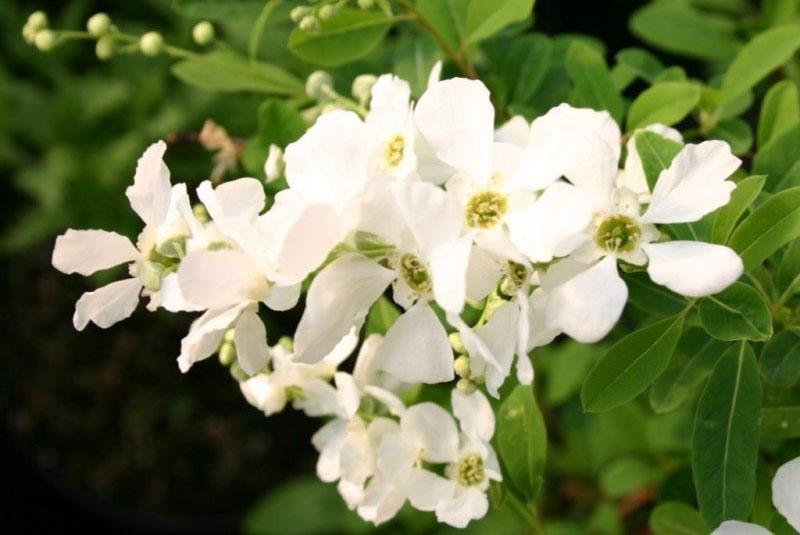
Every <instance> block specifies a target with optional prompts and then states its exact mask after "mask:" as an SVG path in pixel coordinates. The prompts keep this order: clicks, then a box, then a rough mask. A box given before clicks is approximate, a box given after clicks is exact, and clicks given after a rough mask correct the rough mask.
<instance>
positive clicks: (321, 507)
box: [243, 476, 372, 535]
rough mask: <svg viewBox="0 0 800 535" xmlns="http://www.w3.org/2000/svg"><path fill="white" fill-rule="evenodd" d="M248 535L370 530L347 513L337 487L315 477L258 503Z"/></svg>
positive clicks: (248, 524) (248, 520) (311, 534)
mask: <svg viewBox="0 0 800 535" xmlns="http://www.w3.org/2000/svg"><path fill="white" fill-rule="evenodd" d="M243 529H244V532H245V533H246V534H247V535H292V534H295V535H317V534H320V535H321V534H341V533H348V534H356V533H368V532H370V531H371V530H372V528H371V526H370V525H369V524H367V523H366V522H364V521H363V520H361V519H360V518H359V517H358V515H356V513H354V512H353V511H350V510H349V509H347V506H346V505H345V503H344V501H343V500H342V498H341V496H339V493H338V492H337V491H336V486H335V485H330V484H325V483H323V482H322V481H319V480H318V479H316V478H314V477H313V476H308V477H301V478H298V479H294V480H292V481H289V482H287V483H284V484H283V485H281V486H279V487H277V488H276V490H274V491H272V492H271V493H269V494H267V495H266V496H265V497H264V498H262V499H261V500H260V501H258V502H257V503H256V504H255V505H254V506H253V507H252V508H251V509H250V511H249V512H248V513H247V515H246V516H245V519H244V525H243Z"/></svg>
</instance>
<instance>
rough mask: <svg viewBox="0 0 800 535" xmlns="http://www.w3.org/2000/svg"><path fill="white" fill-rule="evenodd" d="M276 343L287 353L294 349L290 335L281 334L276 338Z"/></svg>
mask: <svg viewBox="0 0 800 535" xmlns="http://www.w3.org/2000/svg"><path fill="white" fill-rule="evenodd" d="M278 345H279V346H281V347H282V348H283V349H285V350H286V351H288V352H289V353H291V352H292V351H294V340H292V337H291V336H281V337H280V339H278Z"/></svg>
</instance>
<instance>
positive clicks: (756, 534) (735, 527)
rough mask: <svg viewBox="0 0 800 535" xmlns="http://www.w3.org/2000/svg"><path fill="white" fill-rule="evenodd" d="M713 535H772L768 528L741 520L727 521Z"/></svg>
mask: <svg viewBox="0 0 800 535" xmlns="http://www.w3.org/2000/svg"><path fill="white" fill-rule="evenodd" d="M711 535H772V532H771V531H770V530H768V529H767V528H764V527H762V526H759V525H758V524H750V523H749V522H742V521H741V520H726V521H725V522H723V523H722V524H720V525H719V526H718V527H717V529H715V530H714V531H712V532H711Z"/></svg>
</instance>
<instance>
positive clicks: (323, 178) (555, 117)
mask: <svg viewBox="0 0 800 535" xmlns="http://www.w3.org/2000/svg"><path fill="white" fill-rule="evenodd" d="M438 70H439V69H434V72H433V73H432V75H431V79H430V81H429V86H428V89H427V91H426V92H425V93H424V94H423V95H422V96H421V98H420V99H419V100H418V102H416V104H415V103H413V102H412V101H411V97H410V89H409V85H408V84H407V83H406V82H405V81H403V80H400V79H398V78H397V77H394V76H391V75H384V76H381V77H379V78H377V80H375V82H374V84H373V85H372V87H371V88H370V91H369V98H368V99H367V100H368V101H369V108H368V111H364V113H363V114H359V113H357V112H355V111H350V110H343V109H334V110H329V111H327V112H325V113H323V114H322V115H320V116H319V118H318V119H317V120H316V122H315V123H314V124H313V126H311V128H310V129H309V130H308V131H307V132H306V133H305V135H303V136H302V137H301V138H300V139H299V140H298V141H296V142H294V143H291V144H290V145H289V146H288V147H286V149H285V154H281V152H280V151H278V150H272V151H271V152H270V158H269V160H268V161H267V165H266V173H267V175H268V176H269V177H270V178H275V176H276V175H278V174H283V175H284V176H285V178H286V182H287V183H288V188H287V189H284V190H283V191H280V192H279V193H278V194H277V195H276V196H275V197H274V199H271V205H270V207H269V209H268V210H266V211H264V209H265V207H266V205H267V197H266V195H265V190H264V187H263V184H262V183H261V182H260V181H259V180H256V179H254V178H241V179H238V180H233V181H230V182H225V183H221V184H218V185H215V184H212V183H211V182H210V181H206V182H203V183H202V184H200V186H199V187H198V188H197V197H198V198H199V200H200V202H201V203H202V205H199V204H198V205H196V206H195V207H194V208H193V207H192V204H191V202H190V197H189V195H188V193H187V189H186V186H185V185H184V184H177V185H172V184H171V182H170V173H169V170H168V168H167V166H166V165H165V164H164V161H163V155H164V152H165V150H166V145H165V144H164V143H163V142H158V143H155V144H153V145H152V146H150V147H149V148H148V149H147V150H146V151H145V153H144V155H143V156H142V157H141V159H140V160H139V163H138V166H137V169H136V174H135V177H134V183H133V185H132V186H131V187H130V188H128V190H127V196H128V198H129V200H130V204H131V206H132V208H133V209H134V211H135V212H136V213H137V214H138V215H139V216H140V217H141V219H142V221H143V222H144V229H143V231H142V232H141V234H140V235H139V237H138V239H137V241H136V244H133V243H132V242H131V241H130V240H128V239H127V238H125V237H123V236H120V235H119V234H116V233H113V232H107V231H103V230H82V231H76V230H69V231H67V232H66V233H65V234H64V235H62V236H60V237H59V238H58V240H57V241H56V246H55V251H54V253H53V265H54V266H55V267H56V268H58V269H60V270H61V271H63V272H65V273H80V274H82V275H90V274H91V273H93V272H95V271H98V270H101V269H106V268H110V267H113V266H116V265H119V264H127V265H128V267H129V269H128V271H129V274H130V277H129V278H126V279H124V280H121V281H118V282H114V283H111V284H109V285H107V286H104V287H102V288H100V289H98V290H95V291H93V292H88V293H86V294H84V295H83V296H82V297H81V298H80V299H79V301H78V303H77V305H76V311H75V316H74V324H75V327H76V328H77V329H83V328H84V327H86V325H87V324H88V323H89V322H93V323H95V324H96V325H98V326H100V327H108V326H110V325H112V324H113V323H115V322H117V321H120V320H122V319H124V318H126V317H128V316H129V315H130V314H132V312H133V311H134V309H135V308H136V306H137V303H138V300H139V297H140V296H144V297H147V298H149V304H148V308H150V309H156V308H158V307H162V308H164V309H166V310H169V311H191V312H202V315H201V316H200V317H199V318H198V319H197V320H196V321H195V322H194V323H193V324H192V327H191V330H190V332H189V333H188V334H187V336H186V337H185V338H184V339H183V341H182V343H181V350H180V356H179V357H178V364H179V367H180V369H181V371H184V372H185V371H188V370H189V369H190V368H191V367H192V366H193V365H194V364H195V363H197V362H199V361H201V360H204V359H207V358H208V357H210V356H212V355H214V354H215V353H219V354H220V360H222V361H223V362H224V363H226V364H229V365H230V366H231V367H232V368H235V370H236V373H235V376H236V377H238V378H239V379H240V386H241V390H242V393H243V395H244V397H245V398H246V399H247V401H248V402H249V403H251V404H252V405H254V406H256V407H258V408H259V409H260V410H262V411H264V412H265V414H267V415H269V414H272V413H275V412H278V411H280V410H282V409H283V408H284V407H285V405H286V404H287V403H291V404H292V405H293V406H294V407H295V408H297V409H301V410H303V411H305V412H306V413H307V414H308V415H309V416H314V417H325V418H327V419H328V421H327V423H325V425H324V426H323V427H322V428H321V429H320V430H319V432H318V433H317V434H316V435H315V436H314V438H313V443H314V446H315V447H316V448H317V450H319V452H320V458H319V463H318V473H319V476H320V478H321V479H322V480H324V481H330V482H333V481H338V488H339V491H340V492H341V494H342V496H343V498H344V500H345V501H346V503H347V504H348V506H350V507H351V508H353V509H355V510H357V511H358V513H359V514H360V515H361V516H362V517H363V518H365V519H367V520H370V521H372V522H374V523H376V524H377V523H380V522H383V521H385V520H387V519H389V518H391V517H392V516H393V515H394V514H395V513H396V512H397V511H398V509H399V508H400V507H401V506H402V505H403V504H404V503H405V502H406V501H408V502H409V503H410V504H411V505H412V506H413V507H415V508H417V509H421V510H425V511H435V512H436V515H437V517H438V518H439V520H440V521H442V522H446V523H449V524H451V525H454V526H465V525H466V524H467V523H468V522H469V521H470V520H471V519H476V518H480V517H482V516H483V515H484V514H485V513H486V511H487V509H488V501H487V497H486V491H487V489H488V487H489V485H490V483H491V482H492V481H499V480H501V471H500V468H499V465H498V461H497V458H496V456H495V454H494V451H493V449H492V446H491V445H490V441H491V439H492V436H493V434H494V414H493V412H492V409H491V406H490V404H489V401H488V399H487V398H486V397H485V396H484V394H483V393H482V392H481V391H480V390H479V389H478V388H479V387H483V388H485V390H486V392H488V393H489V395H490V396H493V397H498V396H499V391H500V388H501V387H502V386H503V385H504V383H506V381H507V380H516V381H519V382H520V383H522V384H530V383H531V381H532V380H533V366H532V363H531V361H530V358H529V354H530V353H531V351H532V350H533V349H534V348H536V347H538V346H542V345H545V344H547V343H549V342H551V341H552V340H553V339H554V338H555V337H556V336H558V335H560V334H562V333H563V334H566V335H568V336H570V337H572V338H574V339H576V340H578V341H581V342H594V341H597V340H600V339H601V338H603V337H604V336H605V335H606V334H607V333H608V332H609V331H610V330H611V329H612V327H613V326H614V324H615V323H616V322H617V320H618V319H619V317H620V315H621V313H622V311H623V308H624V306H625V303H626V301H627V298H628V289H627V287H626V285H625V282H624V281H623V279H622V277H621V276H620V269H623V270H626V271H634V270H639V271H646V272H647V274H648V275H649V277H650V279H651V280H652V281H653V282H654V283H656V284H659V285H662V286H665V287H666V288H668V289H669V290H671V291H673V292H676V293H678V294H681V295H683V296H687V297H691V298H697V297H702V296H707V295H711V294H714V293H717V292H719V291H721V290H723V289H724V288H726V287H727V286H729V285H730V284H731V283H733V282H734V281H735V280H736V279H737V278H738V277H739V276H740V275H741V274H742V269H743V266H742V262H741V260H740V258H739V257H738V256H737V255H736V254H735V253H734V252H733V251H732V250H731V249H729V248H728V247H725V246H721V245H715V244H709V243H703V242H698V241H686V240H672V239H670V238H669V236H668V235H667V234H665V233H663V232H662V231H661V229H660V228H659V225H672V224H678V223H690V222H695V221H698V220H699V219H701V218H702V217H703V216H705V215H706V214H708V213H710V212H712V211H714V210H716V209H718V208H720V207H721V206H723V205H725V204H726V203H727V202H728V201H729V199H730V194H731V191H732V190H733V189H734V187H735V184H734V182H732V181H731V180H729V178H730V177H731V175H732V174H733V172H734V171H735V170H736V169H737V168H738V167H739V165H740V163H741V162H740V161H739V159H738V158H736V157H735V156H733V155H732V153H731V151H730V148H729V146H728V145H727V144H726V143H724V142H720V141H706V142H703V143H700V144H687V145H685V146H683V148H682V149H681V150H680V152H679V153H678V154H677V156H676V157H675V158H674V160H673V161H672V163H671V165H669V166H668V167H667V168H666V169H664V170H663V171H662V172H661V173H660V176H658V180H657V181H656V182H655V187H654V188H653V189H652V191H650V189H649V188H648V182H647V180H646V179H645V171H644V169H643V165H642V161H641V159H640V158H639V155H638V154H637V148H636V144H635V143H634V142H633V141H634V139H635V136H636V134H634V136H633V138H632V139H631V140H629V141H628V143H627V145H626V146H625V153H626V154H625V158H624V165H623V168H622V169H620V165H619V164H620V158H621V156H622V153H623V139H622V135H621V133H620V129H619V127H618V125H617V124H616V123H615V122H614V120H613V119H612V118H611V116H610V115H609V114H608V113H606V112H599V111H595V110H592V109H581V108H574V107H571V106H569V105H566V104H562V105H560V106H557V107H555V108H553V109H551V110H550V111H548V112H547V113H545V114H544V115H542V116H541V117H539V118H537V119H535V120H534V121H533V122H532V123H529V122H527V121H526V120H525V119H523V118H522V117H514V118H512V119H511V120H510V121H508V122H506V123H505V124H503V125H502V126H500V127H499V128H497V129H495V113H494V108H493V106H492V103H491V100H490V95H489V91H488V90H487V89H486V87H485V86H484V85H483V84H482V83H481V82H480V81H476V80H467V79H461V78H455V79H449V80H444V81H439V74H438ZM647 130H649V131H652V132H655V133H657V134H659V135H663V136H664V137H667V138H669V139H673V140H676V141H680V140H681V138H680V134H678V133H677V132H675V131H673V130H671V129H668V128H666V127H663V126H661V125H652V126H650V127H648V128H647ZM308 281H310V284H309V285H308V286H307V292H306V297H305V308H304V311H303V315H302V319H301V320H300V323H299V325H298V327H297V330H296V332H295V334H294V337H293V340H292V341H291V342H290V341H282V342H281V343H279V344H278V345H276V346H274V347H270V346H269V345H268V342H267V333H266V327H265V325H264V323H263V322H262V320H261V317H260V316H259V307H260V306H261V305H262V304H263V305H265V306H266V307H268V308H269V309H271V310H273V311H283V310H287V309H290V308H293V307H295V306H296V305H297V303H298V301H299V299H300V296H301V293H303V289H304V288H306V286H304V282H305V283H307V284H308ZM390 288H391V290H390V293H391V297H392V298H393V300H394V302H395V303H396V304H397V305H399V307H400V308H402V309H403V310H404V312H403V313H402V314H401V315H400V316H399V318H398V319H397V320H396V321H394V323H393V324H392V325H391V327H390V328H389V329H388V332H386V334H385V337H381V336H371V337H369V338H367V339H366V340H364V341H363V343H362V344H361V347H360V350H359V355H358V358H357V362H356V365H355V369H354V371H353V372H352V373H347V372H344V371H337V367H338V365H339V364H341V363H342V362H343V361H344V360H345V359H346V358H347V357H348V356H349V355H350V354H351V353H353V352H354V351H355V349H356V347H357V346H358V342H359V336H358V334H359V332H360V331H361V329H362V326H363V324H364V322H365V318H366V316H367V314H368V312H369V310H370V309H371V307H372V306H373V305H374V304H375V303H376V301H378V300H379V299H380V298H381V296H383V295H384V294H385V293H386V292H387V291H389V289H390ZM468 310H472V311H475V310H477V311H482V313H481V314H480V317H479V319H477V321H475V320H474V319H471V320H470V319H469V318H470V317H471V316H470V315H469V314H467V313H466V311H468ZM473 316H474V315H473ZM512 370H513V373H512ZM512 375H514V376H515V377H514V378H513V379H509V376H512ZM456 376H458V377H459V380H458V381H457V383H456V385H457V388H455V389H453V391H452V398H451V408H452V415H451V413H450V412H448V411H447V410H445V409H444V408H442V407H441V406H439V405H436V404H433V403H430V402H423V403H416V404H414V403H406V402H404V401H403V400H404V399H406V400H409V399H411V398H410V396H407V395H406V394H407V393H408V392H409V391H413V389H414V388H415V387H416V386H418V385H419V384H421V383H426V384H433V383H450V382H453V381H455V379H456Z"/></svg>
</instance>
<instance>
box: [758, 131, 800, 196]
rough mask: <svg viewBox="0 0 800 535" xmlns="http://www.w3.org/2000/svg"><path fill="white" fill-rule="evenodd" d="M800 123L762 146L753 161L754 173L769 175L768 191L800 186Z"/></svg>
mask: <svg viewBox="0 0 800 535" xmlns="http://www.w3.org/2000/svg"><path fill="white" fill-rule="evenodd" d="M799 148H800V121H796V122H794V123H793V124H792V126H790V127H787V128H785V129H784V130H783V131H782V132H781V133H779V134H776V135H774V136H772V137H771V138H770V140H769V141H768V142H767V143H766V144H765V145H764V146H762V147H761V148H760V149H759V151H758V152H757V153H756V156H755V158H754V159H753V172H754V173H758V174H763V175H767V185H766V186H765V188H766V189H767V191H773V192H777V191H780V190H782V189H786V188H788V187H792V186H798V185H800V154H798V149H799Z"/></svg>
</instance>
